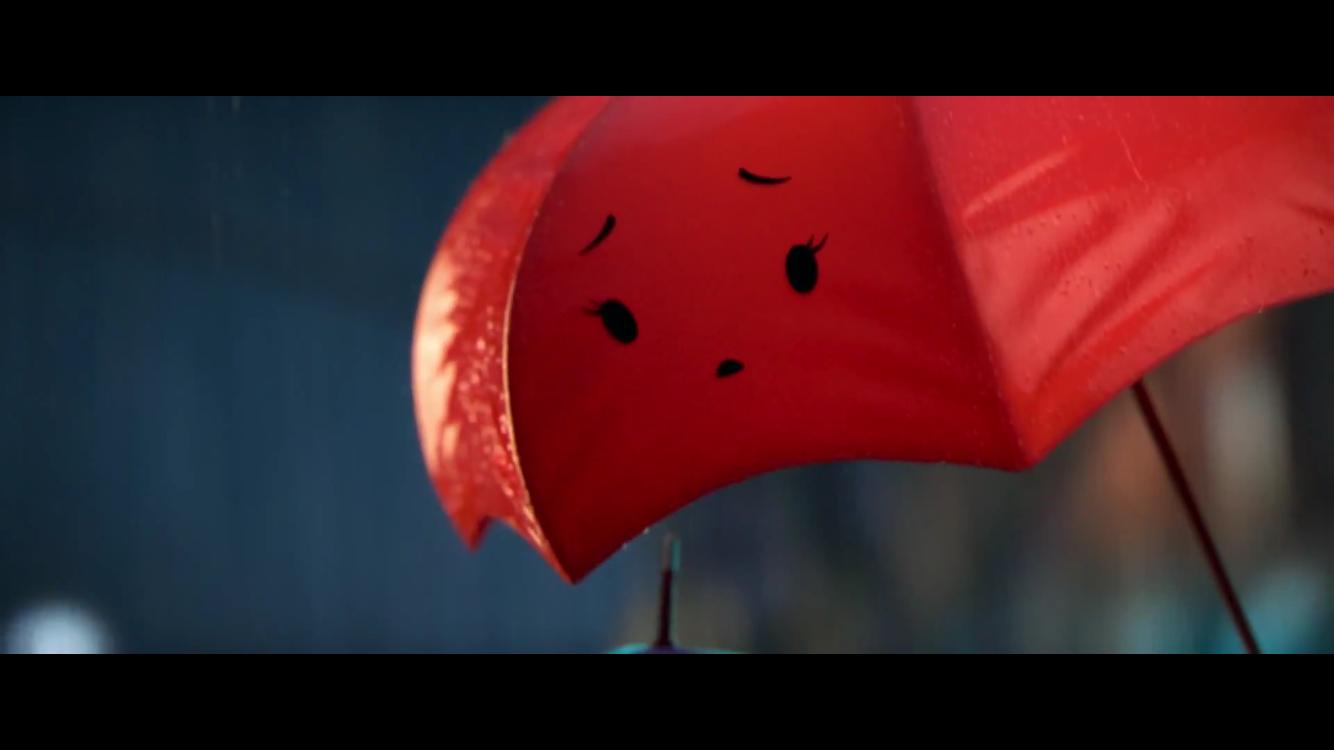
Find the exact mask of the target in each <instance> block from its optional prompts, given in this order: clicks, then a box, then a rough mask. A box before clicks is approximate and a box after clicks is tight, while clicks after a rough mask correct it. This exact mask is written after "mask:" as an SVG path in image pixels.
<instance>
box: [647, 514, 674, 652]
mask: <svg viewBox="0 0 1334 750" xmlns="http://www.w3.org/2000/svg"><path fill="white" fill-rule="evenodd" d="M680 568H681V542H680V540H678V539H677V538H676V536H675V535H674V534H668V535H667V536H666V537H664V538H663V540H662V588H661V589H660V590H659V592H658V639H657V640H656V641H654V643H653V645H654V646H655V647H662V648H673V647H675V645H676V643H675V638H674V635H673V633H672V630H673V624H674V623H673V613H672V604H673V603H674V601H673V600H674V599H675V598H676V571H678V570H680Z"/></svg>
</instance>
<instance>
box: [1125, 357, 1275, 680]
mask: <svg viewBox="0 0 1334 750" xmlns="http://www.w3.org/2000/svg"><path fill="white" fill-rule="evenodd" d="M1134 391H1135V401H1136V403H1138V404H1139V410H1140V414H1142V415H1143V416H1144V421H1145V423H1146V424H1147V425H1148V427H1149V432H1150V433H1152V434H1153V442H1154V444H1155V445H1156V446H1157V447H1158V453H1159V455H1161V456H1162V459H1163V463H1164V464H1165V465H1166V466H1167V473H1168V474H1169V475H1170V476H1171V478H1172V485H1173V487H1175V488H1176V492H1177V497H1178V498H1180V499H1181V505H1182V506H1183V507H1184V508H1185V510H1186V516H1187V517H1188V518H1189V519H1190V527H1191V530H1192V531H1194V532H1195V539H1196V541H1198V542H1199V543H1200V547H1201V548H1202V549H1203V550H1204V557H1205V559H1206V560H1208V562H1209V572H1210V573H1212V574H1213V577H1214V584H1215V585H1217V587H1218V593H1219V594H1221V595H1222V597H1223V603H1224V604H1226V605H1227V611H1228V614H1229V615H1230V616H1231V618H1232V625H1233V626H1234V627H1235V628H1236V629H1237V635H1238V636H1240V637H1241V642H1242V644H1243V645H1244V646H1245V647H1246V652H1247V653H1251V654H1258V653H1260V644H1259V643H1257V642H1256V640H1255V634H1254V633H1253V632H1252V631H1251V624H1250V622H1249V621H1248V620H1247V619H1246V612H1245V611H1244V610H1243V609H1242V608H1241V600H1240V599H1238V598H1237V592H1236V590H1235V589H1233V587H1232V581H1231V580H1230V579H1229V578H1228V575H1227V570H1226V569H1224V568H1223V560H1222V558H1221V557H1220V556H1219V555H1218V548H1217V547H1216V546H1215V545H1214V539H1213V536H1212V535H1210V533H1209V527H1208V526H1206V525H1205V523H1204V516H1203V515H1202V514H1201V513H1200V506H1199V503H1198V502H1196V500H1195V492H1194V490H1192V489H1191V486H1190V482H1189V480H1187V479H1186V472H1185V470H1184V469H1183V468H1182V467H1181V460H1180V459H1179V458H1178V457H1177V452H1176V449H1175V448H1173V447H1172V440H1171V439H1170V438H1169V437H1168V436H1167V430H1166V429H1164V428H1163V423H1162V420H1160V419H1159V418H1158V410H1157V409H1156V408H1154V405H1153V399H1152V398H1151V397H1150V396H1149V389H1148V388H1147V387H1146V386H1145V385H1144V380H1143V379H1142V378H1141V379H1140V380H1136V381H1135V385H1134Z"/></svg>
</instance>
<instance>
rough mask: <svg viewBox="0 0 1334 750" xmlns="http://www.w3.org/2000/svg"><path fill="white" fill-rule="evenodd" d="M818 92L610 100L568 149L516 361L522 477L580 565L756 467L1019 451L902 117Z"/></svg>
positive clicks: (528, 280)
mask: <svg viewBox="0 0 1334 750" xmlns="http://www.w3.org/2000/svg"><path fill="white" fill-rule="evenodd" d="M829 105H830V102H829V101H827V100H824V99H819V98H776V99H735V100H732V99H729V100H717V99H636V98H629V99H617V100H614V101H613V102H612V103H611V104H610V105H609V106H608V107H607V109H606V110H604V111H603V112H602V113H601V114H600V115H599V116H598V118H597V119H596V121H595V122H594V123H593V124H592V126H591V127H590V128H589V129H588V131H587V132H585V133H584V134H583V136H582V137H581V138H580V139H579V141H578V142H577V143H576V144H575V145H574V146H573V147H572V149H571V150H570V152H569V154H568V155H567V157H566V159H565V161H564V163H563V165H562V169H561V171H560V172H559V174H558V175H557V176H556V178H555V180H554V182H553V184H552V185H551V189H550V192H549V193H548V195H547V197H546V200H545V203H544V205H543V208H542V210H541V212H540V213H539V215H538V217H537V220H536V223H535V225H534V226H533V229H532V234H531V237H530V238H529V241H528V244H527V246H526V248H525V250H524V255H523V258H522V260H521V263H520V266H519V271H518V277H517V281H516V283H515V287H514V293H513V303H512V310H511V319H510V334H509V340H508V346H509V352H508V359H507V363H508V379H509V387H510V406H511V409H512V416H513V422H514V435H515V441H516V444H517V448H518V451H517V452H518V456H519V461H520V464H521V469H522V472H523V476H524V479H525V482H526V485H527V489H528V492H529V494H530V496H531V498H532V503H533V508H534V511H535V513H536V516H537V520H538V522H539V523H540V524H541V526H542V528H543V529H544V531H545V533H546V535H547V538H548V540H549V542H550V545H551V547H552V550H553V551H554V553H555V556H556V557H557V558H558V559H559V560H560V561H561V564H562V566H563V567H564V568H565V570H566V572H567V574H568V575H570V576H571V577H573V578H575V579H577V578H579V577H580V576H582V575H583V573H585V572H586V571H587V570H589V569H591V568H592V567H594V566H595V565H596V564H597V563H599V562H601V561H602V559H604V558H605V557H606V556H608V555H610V554H611V553H612V552H614V551H615V550H616V549H617V548H618V547H619V546H620V544H621V543H622V542H623V540H625V539H628V538H632V537H633V536H634V535H635V534H636V533H638V532H639V531H641V530H643V529H644V528H646V527H647V526H648V525H650V524H651V523H652V522H654V521H656V520H657V519H659V518H661V517H662V516H664V515H666V514H667V513H670V512H671V511H672V510H675V509H676V508H677V507H680V506H681V505H683V504H685V503H687V502H690V501H692V500H694V499H695V498H697V497H699V496H700V495H702V494H704V493H706V492H708V491H710V490H712V489H715V488H718V487H722V486H724V485H727V484H730V483H733V482H735V481H738V480H740V479H742V478H745V477H748V476H753V475H755V474H758V473H762V472H766V471H771V470H774V469H778V468H782V467H786V466H792V465H797V464H806V463H814V462H825V461H835V460H843V459H857V458H872V457H877V458H887V457H889V458H899V459H910V460H911V459H917V458H920V459H925V460H937V459H939V458H940V457H941V456H946V457H948V458H949V459H950V460H955V461H960V462H968V463H992V464H1004V463H1006V462H1007V461H1012V458H1011V457H1010V456H1008V455H1006V451H1007V450H1008V448H1007V446H1008V442H1009V441H1008V436H1007V435H1006V434H1005V429H1006V427H1005V421H1004V417H1003V416H1002V413H1001V411H1000V409H999V406H998V404H997V403H996V402H995V398H994V396H988V395H987V394H990V393H994V388H990V387H989V385H990V384H989V380H988V378H989V377H990V375H989V369H988V367H989V365H988V363H987V361H986V354H985V352H986V348H985V346H984V345H983V344H982V340H981V334H980V332H979V329H978V327H977V325H976V319H975V317H972V312H971V311H970V310H969V309H968V308H967V300H968V297H969V295H968V294H967V292H966V291H965V290H964V289H963V279H962V275H961V273H960V270H959V268H958V266H957V263H956V262H955V261H954V260H953V258H952V257H951V255H950V253H949V246H948V242H947V241H946V237H947V236H948V235H947V230H946V228H945V227H944V226H943V224H942V222H941V221H940V220H938V219H936V218H935V217H937V216H938V215H939V212H938V211H937V210H935V208H934V204H933V201H935V200H936V197H935V196H934V194H933V190H932V182H931V178H930V177H929V170H928V165H927V164H925V163H924V161H923V160H924V158H925V157H924V156H923V152H922V149H921V148H920V143H919V139H918V138H917V137H916V134H915V127H916V125H915V124H914V121H913V116H912V114H911V112H910V111H909V109H908V107H907V106H906V105H905V103H904V102H902V101H901V100H898V99H887V98H868V99H859V100H854V101H848V100H843V101H840V102H838V106H836V107H831V106H829ZM970 321H971V323H970ZM904 394H911V396H905V395H904ZM970 394H974V395H970ZM979 425H981V426H979ZM965 433H966V434H969V435H971V436H972V437H973V440H972V441H971V442H970V443H969V444H970V445H971V446H972V447H971V448H969V449H967V450H969V451H970V452H969V453H960V452H959V449H958V448H957V447H956V446H957V445H959V441H958V439H957V437H958V436H959V435H960V434H965ZM575 539H577V540H578V541H577V543H576V542H575V541H574V540H575Z"/></svg>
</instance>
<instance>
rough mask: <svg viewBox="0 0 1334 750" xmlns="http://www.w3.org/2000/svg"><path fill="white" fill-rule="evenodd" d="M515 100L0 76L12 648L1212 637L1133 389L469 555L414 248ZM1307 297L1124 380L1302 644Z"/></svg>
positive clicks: (1315, 339) (1215, 644) (418, 252)
mask: <svg viewBox="0 0 1334 750" xmlns="http://www.w3.org/2000/svg"><path fill="white" fill-rule="evenodd" d="M543 101H544V100H543V99H542V98H540V97H528V98H442V99H256V98H249V97H244V98H243V97H214V98H174V99H0V315H2V316H3V320H2V322H0V355H2V356H3V362H2V364H3V366H2V367H0V406H2V407H3V412H2V413H0V469H3V471H0V478H3V484H0V637H3V639H4V644H5V648H6V649H7V650H10V651H32V650H39V651H40V650H108V651H476V650H483V651H516V650H517V651H599V650H606V649H609V648H612V647H615V646H617V645H620V644H622V643H625V642H629V641H636V640H641V641H642V640H646V639H648V638H650V637H651V636H652V630H653V618H654V606H655V602H656V590H655V586H656V580H657V578H656V570H655V566H656V562H657V544H658V539H657V536H658V534H660V533H661V532H662V531H663V530H666V529H672V530H674V531H675V532H676V533H677V534H679V535H680V536H681V537H682V539H683V542H684V551H685V568H684V571H683V573H682V576H681V578H682V589H681V591H680V627H679V629H680V635H681V636H682V638H683V640H684V641H685V642H687V643H688V644H691V645H700V646H715V647H722V648H730V649H740V650H752V651H771V650H783V651H886V650H918V651H983V650H988V651H989V650H1001V651H1011V650H1039V651H1053V650H1057V651H1064V650H1100V651H1101V650H1111V651H1178V650H1204V651H1234V650H1237V645H1236V642H1235V638H1234V636H1232V634H1231V632H1230V631H1229V630H1228V626H1227V622H1226V620H1225V618H1224V613H1223V610H1222V607H1221V605H1220V603H1219V601H1218V599H1217V597H1216V595H1215V594H1214V592H1213V589H1212V587H1211V584H1210V580H1209V578H1208V574H1207V570H1206V568H1205V566H1204V563H1203V560H1202V558H1201V557H1200V554H1199V552H1198V550H1197V549H1196V547H1195V546H1194V543H1193V541H1192V539H1191V537H1190V535H1189V533H1188V530H1187V527H1186V525H1185V522H1184V519H1183V518H1182V514H1181V512H1180V510H1179V509H1178V507H1177V506H1176V504H1175V500H1174V499H1173V496H1172V495H1171V494H1170V487H1169V485H1168V484H1167V481H1166V477H1165V475H1164V474H1163V471H1162V468H1161V466H1160V465H1159V464H1158V462H1157V457H1156V455H1155V454H1154V453H1153V450H1152V445H1151V443H1150V442H1149V440H1148V436H1147V433H1146V432H1145V431H1144V429H1143V427H1142V426H1141V424H1140V423H1139V421H1138V415H1137V413H1136V412H1135V411H1134V409H1133V405H1132V404H1131V402H1130V401H1129V399H1128V398H1127V397H1125V396H1121V397H1118V398H1117V399H1116V400H1115V401H1114V402H1113V403H1112V404H1110V405H1109V406H1108V407H1107V408H1106V409H1104V410H1103V411H1102V412H1101V413H1100V414H1099V415H1098V416H1096V417H1095V418H1094V419H1093V420H1091V421H1090V422H1089V423H1087V424H1086V425H1085V426H1084V427H1083V428H1082V429H1081V430H1080V432H1079V433H1078V434H1077V435H1076V436H1075V437H1074V439H1072V440H1071V441H1069V442H1068V443H1066V444H1065V445H1064V446H1062V447H1061V448H1060V449H1058V451H1057V452H1056V453H1055V454H1054V455H1053V456H1052V457H1051V458H1050V459H1048V460H1047V461H1046V462H1044V463H1043V464H1042V465H1041V466H1039V467H1037V468H1036V469H1034V470H1032V471H1030V472H1027V473H1024V474H1006V473H1001V472H992V471H984V470H976V469H962V468H955V467H948V466H916V465H899V464H890V463H857V464H845V465H837V466H823V467H808V468H804V469H798V470H791V471H785V472H780V473H777V474H773V475H769V476H766V477H761V478H758V479H755V480H753V481H751V482H748V483H746V484H743V485H739V486H737V487H733V488H729V489H727V490H724V491H721V492H719V493H717V494H716V496H715V497H712V498H708V499H706V500H704V501H702V502H700V503H696V504H695V505H693V506H691V507H690V508H688V509H686V510H685V511H684V512H682V513H680V514H678V515H677V516H676V517H673V518H672V519H669V520H668V521H666V522H665V523H663V524H661V525H660V527H659V529H657V530H655V531H654V532H653V533H652V534H650V535H649V536H647V537H645V538H641V539H640V540H638V541H636V542H635V543H633V544H632V545H630V547H629V548H627V549H626V550H625V551H623V552H622V553H620V554H619V555H617V556H615V557H614V558H612V560H611V561H610V562H608V563H607V564H606V565H604V566H603V567H602V568H600V569H599V570H598V571H597V572H595V573H594V574H593V575H592V576H590V577H589V578H588V579H587V580H586V581H585V582H584V583H582V584H580V585H579V586H575V587H572V586H568V585H566V584H565V583H563V582H561V581H560V579H559V578H558V577H557V576H556V575H555V573H553V572H552V571H550V570H549V569H548V568H547V567H546V566H545V565H544V564H543V563H542V562H541V561H540V559H539V558H538V556H537V555H536V554H535V553H533V552H532V551H530V550H529V549H528V548H527V547H526V546H525V545H524V544H523V543H521V542H520V541H518V539H517V538H516V537H515V536H514V535H512V534H510V533H509V532H508V531H507V530H505V529H500V528H497V529H495V530H493V532H492V533H491V534H490V535H489V537H488V538H487V539H486V541H485V543H484V544H483V545H482V547H481V548H480V550H479V551H478V552H477V553H475V554H472V553H469V552H467V551H466V550H465V549H464V547H463V545H462V543H461V542H460V541H459V539H458V538H457V537H456V535H455V534H454V531H453V529H452V527H451V526H450V525H449V523H448V521H447V520H446V518H445V516H444V514H443V512H441V510H440V509H439V507H438V505H437V503H436V500H435V498H434V496H433V494H432V490H431V488H430V485H429V483H428V481H427V478H426V475H425V471H424V468H423V466H422V461H421V456H420V453H419V449H418V446H417V438H416V430H415V425H414V423H413V414H412V396H411V391H410V387H409V374H408V365H409V347H410V341H411V335H412V323H413V317H414V313H415V309H416V304H417V294H418V291H419V288H420V284H421V281H422V277H423V275H424V273H425V270H426V267H427V264H428V262H429V260H430V257H431V254H432V252H433V250H434V247H435V242H436V240H437V238H438V236H439V234H440V232H441V231H442V229H443V227H444V225H445V223H446V222H447V220H448V218H449V215H450V213H451V211H452V209H453V207H454V205H455V204H456V202H457V201H458V200H459V198H460V197H461V196H462V194H463V191H464V190H465V189H466V187H467V185H468V182H469V180H470V179H471V178H472V177H473V176H474V175H475V174H476V173H477V172H478V171H479V170H480V169H481V167H482V166H483V165H484V164H485V162H486V161H487V160H488V159H489V157H490V156H491V155H492V153H493V152H494V151H495V150H496V148H497V147H498V146H499V145H500V143H501V142H502V140H503V138H504V137H505V135H506V134H507V133H508V132H510V131H512V130H513V129H514V128H516V127H517V126H518V125H520V124H521V123H522V122H523V121H524V119H525V118H526V117H527V116H528V115H530V114H531V113H533V112H534V111H536V109H537V108H538V107H540V106H541V104H542V102H543ZM1332 325H1334V301H1332V300H1331V299H1330V298H1328V297H1326V298H1321V299H1316V300H1309V301H1306V302H1303V303H1299V304H1297V305H1294V306H1291V307H1288V308H1284V309H1282V310H1277V311H1272V312H1269V313H1266V314H1264V315H1261V316H1256V317H1254V318H1252V319H1250V320H1248V321H1245V322H1243V323H1242V324H1239V325H1236V326H1232V327H1230V328H1228V329H1225V330H1224V331H1222V332H1220V333H1218V334H1215V335H1214V336H1211V337H1209V338H1208V339H1206V340H1205V341H1203V342H1201V343H1200V344H1197V345H1196V346H1193V347H1191V348H1190V349H1189V350H1187V351H1186V352H1184V353H1183V354H1181V355H1179V356H1178V357H1176V358H1175V359H1174V360H1173V361H1172V362H1171V363H1169V364H1168V365H1167V366H1166V367H1164V368H1161V369H1160V370H1159V371H1158V372H1156V373H1154V374H1153V375H1152V376H1151V377H1150V385H1151V387H1152V388H1153V389H1154V391H1155V393H1156V394H1157V396H1158V398H1159V401H1160V402H1161V406H1162V408H1163V411H1164V416H1165V418H1166V420H1167V423H1168V425H1169V429H1171V430H1172V432H1173V434H1174V437H1176V438H1177V440H1178V441H1179V443H1180V444H1181V445H1180V447H1181V451H1182V453H1183V456H1184V458H1185V460H1186V462H1187V466H1188V470H1189V471H1191V473H1192V476H1193V477H1194V478H1195V479H1196V481H1197V483H1198V484H1199V485H1200V489H1201V490H1202V493H1203V495H1204V497H1205V505H1206V509H1205V510H1206V514H1207V515H1208V517H1209V519H1210V521H1211V522H1212V524H1213V525H1214V527H1215V530H1216V531H1217V532H1218V536H1219V540H1220V544H1221V547H1222V551H1223V554H1224V557H1225V559H1226V560H1227V562H1228V564H1229V566H1230V568H1231V569H1232V572H1233V574H1234V577H1235V578H1236V579H1237V581H1238V583H1239V586H1240V589H1241V593H1242V597H1243V600H1244V602H1245V603H1246V605H1247V606H1248V609H1249V610H1250V611H1251V615H1252V618H1253V620H1254V622H1255V625H1256V629H1257V631H1258V635H1259V637H1260V640H1261V642H1262V644H1263V645H1265V646H1266V647H1267V648H1269V649H1271V650H1280V651H1313V650H1314V651H1330V650H1334V607H1331V604H1330V602H1329V594H1330V591H1331V573H1334V504H1331V502H1330V500H1329V497H1330V494H1331V490H1334V462H1332V461H1331V458H1334V456H1332V455H1331V445H1332V442H1331V438H1332V437H1334V394H1331V387H1332V386H1334V351H1332V348H1331V346H1330V343H1331V341H1334V337H1331V334H1330V333H1329V331H1330V330H1331V326H1332Z"/></svg>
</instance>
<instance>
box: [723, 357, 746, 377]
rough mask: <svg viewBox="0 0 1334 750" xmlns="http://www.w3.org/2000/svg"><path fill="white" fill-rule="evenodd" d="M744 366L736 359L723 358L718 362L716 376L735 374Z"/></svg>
mask: <svg viewBox="0 0 1334 750" xmlns="http://www.w3.org/2000/svg"><path fill="white" fill-rule="evenodd" d="M744 367H745V365H743V364H741V363H740V362H738V361H736V360H735V359H724V360H723V361H722V362H719V363H718V373H717V374H718V377H720V378H726V377H729V376H732V375H735V374H737V373H738V372H741V370H742V368H744Z"/></svg>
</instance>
